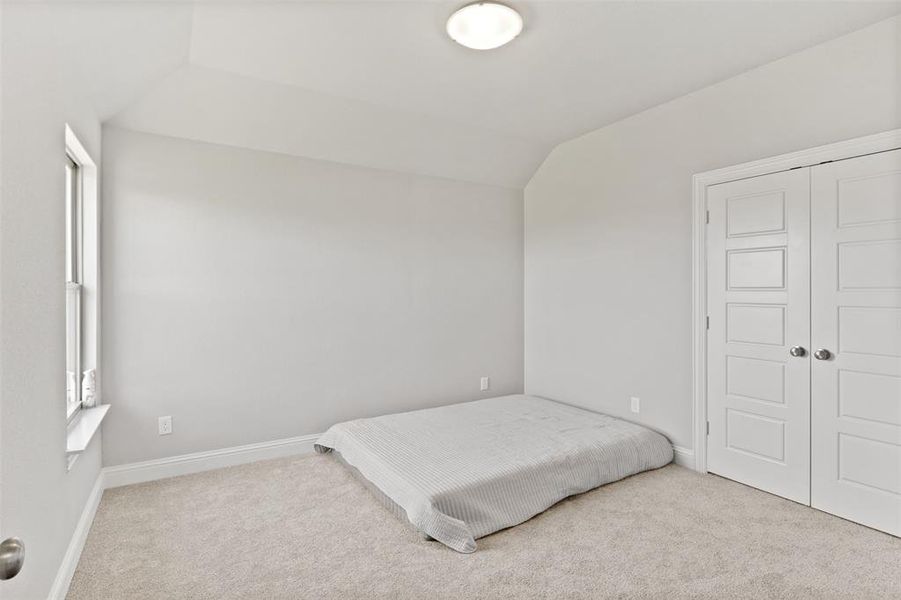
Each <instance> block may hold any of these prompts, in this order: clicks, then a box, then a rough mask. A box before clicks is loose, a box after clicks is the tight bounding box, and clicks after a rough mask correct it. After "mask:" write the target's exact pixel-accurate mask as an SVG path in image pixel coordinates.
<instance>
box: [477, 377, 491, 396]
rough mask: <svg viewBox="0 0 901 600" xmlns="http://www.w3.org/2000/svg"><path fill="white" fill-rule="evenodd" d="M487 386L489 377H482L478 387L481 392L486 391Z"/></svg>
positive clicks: (489, 384) (489, 386)
mask: <svg viewBox="0 0 901 600" xmlns="http://www.w3.org/2000/svg"><path fill="white" fill-rule="evenodd" d="M489 388H491V379H490V378H488V377H482V381H481V382H480V388H479V389H481V390H482V391H483V392H486V391H488V389H489Z"/></svg>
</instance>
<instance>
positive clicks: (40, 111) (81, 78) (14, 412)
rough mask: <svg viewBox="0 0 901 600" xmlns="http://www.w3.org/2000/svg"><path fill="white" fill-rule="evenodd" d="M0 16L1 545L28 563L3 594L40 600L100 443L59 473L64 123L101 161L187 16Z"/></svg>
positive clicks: (56, 10) (138, 6)
mask: <svg viewBox="0 0 901 600" xmlns="http://www.w3.org/2000/svg"><path fill="white" fill-rule="evenodd" d="M2 13H3V20H2V29H0V159H2V160H0V478H2V487H0V539H3V538H5V537H7V536H18V537H21V538H22V539H23V540H24V542H25V545H26V558H25V566H24V568H23V570H22V572H21V573H20V574H19V575H18V576H17V577H16V578H15V579H12V580H10V581H5V582H0V597H2V598H4V600H7V599H10V600H11V599H20V598H21V599H27V600H37V599H42V598H46V597H47V595H48V592H49V591H50V589H51V585H52V583H53V581H54V578H55V577H56V576H57V573H58V572H59V568H60V565H61V562H62V559H63V557H64V555H65V552H66V549H67V547H68V545H69V543H70V540H71V538H72V534H73V531H74V530H75V526H76V524H77V522H78V519H79V517H80V516H81V514H82V511H83V510H84V508H85V502H86V500H87V498H88V496H89V494H90V491H91V489H92V487H93V485H94V483H95V481H96V479H97V476H98V474H99V472H100V462H101V451H100V447H101V440H100V436H99V435H98V436H97V437H96V438H95V439H94V440H93V441H92V442H91V445H90V446H89V447H88V449H87V451H86V452H85V453H84V454H82V455H81V456H80V458H79V459H78V460H77V461H76V463H75V464H74V465H73V467H72V470H71V471H69V472H67V471H66V410H65V372H66V366H65V266H64V265H65V176H64V172H65V171H64V168H63V166H64V164H65V124H66V123H68V124H70V125H71V126H72V129H73V130H74V131H75V133H76V135H77V136H78V137H79V139H80V140H81V142H82V143H83V144H84V146H85V147H86V149H87V150H88V152H89V153H90V154H91V155H92V157H93V159H94V161H95V162H96V163H97V164H100V161H101V158H102V157H101V147H100V144H101V128H100V121H101V120H103V118H105V117H106V116H110V115H112V114H114V113H116V112H118V111H119V110H121V108H122V107H124V106H126V105H127V104H129V103H130V102H131V100H132V99H133V98H134V96H135V95H136V94H137V93H139V92H140V90H141V89H143V88H145V87H146V86H147V85H148V83H149V82H152V81H153V80H154V79H155V78H157V77H159V76H161V75H162V74H163V73H166V72H169V71H171V70H172V69H173V68H175V66H176V65H177V64H179V63H180V62H181V61H183V60H184V58H185V57H186V53H187V44H188V40H189V32H190V16H191V7H190V6H189V5H180V6H174V5H169V4H165V5H162V4H159V3H131V2H130V3H118V4H116V3H81V2H66V3H38V2H22V3H10V2H3V3H2ZM111 48H115V49H117V50H116V52H115V53H111V52H110V49H111Z"/></svg>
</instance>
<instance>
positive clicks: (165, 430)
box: [159, 417, 172, 435]
mask: <svg viewBox="0 0 901 600" xmlns="http://www.w3.org/2000/svg"><path fill="white" fill-rule="evenodd" d="M159 429H160V435H169V434H170V433H172V417H160V419H159Z"/></svg>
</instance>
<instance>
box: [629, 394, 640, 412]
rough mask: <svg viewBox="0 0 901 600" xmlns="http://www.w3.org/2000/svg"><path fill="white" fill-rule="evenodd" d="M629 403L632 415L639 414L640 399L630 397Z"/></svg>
mask: <svg viewBox="0 0 901 600" xmlns="http://www.w3.org/2000/svg"><path fill="white" fill-rule="evenodd" d="M629 402H630V403H631V406H630V408H631V410H632V412H634V413H637V412H641V398H636V397H635V396H632V397H631V398H629Z"/></svg>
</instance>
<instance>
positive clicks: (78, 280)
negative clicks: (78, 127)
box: [66, 155, 84, 419]
mask: <svg viewBox="0 0 901 600" xmlns="http://www.w3.org/2000/svg"><path fill="white" fill-rule="evenodd" d="M81 199H82V169H81V167H80V166H79V164H78V163H76V162H75V161H74V160H73V159H72V157H71V156H68V155H67V156H66V416H67V417H68V418H69V419H71V418H72V417H73V416H74V415H75V413H76V412H77V411H78V409H79V408H81V378H82V366H81V358H82V339H83V337H84V336H83V335H82V334H83V332H82V313H81V299H82V298H81V297H82V271H83V268H82V260H83V256H84V251H83V242H82V240H83V239H84V235H83V231H82V223H83V219H82V201H81Z"/></svg>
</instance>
